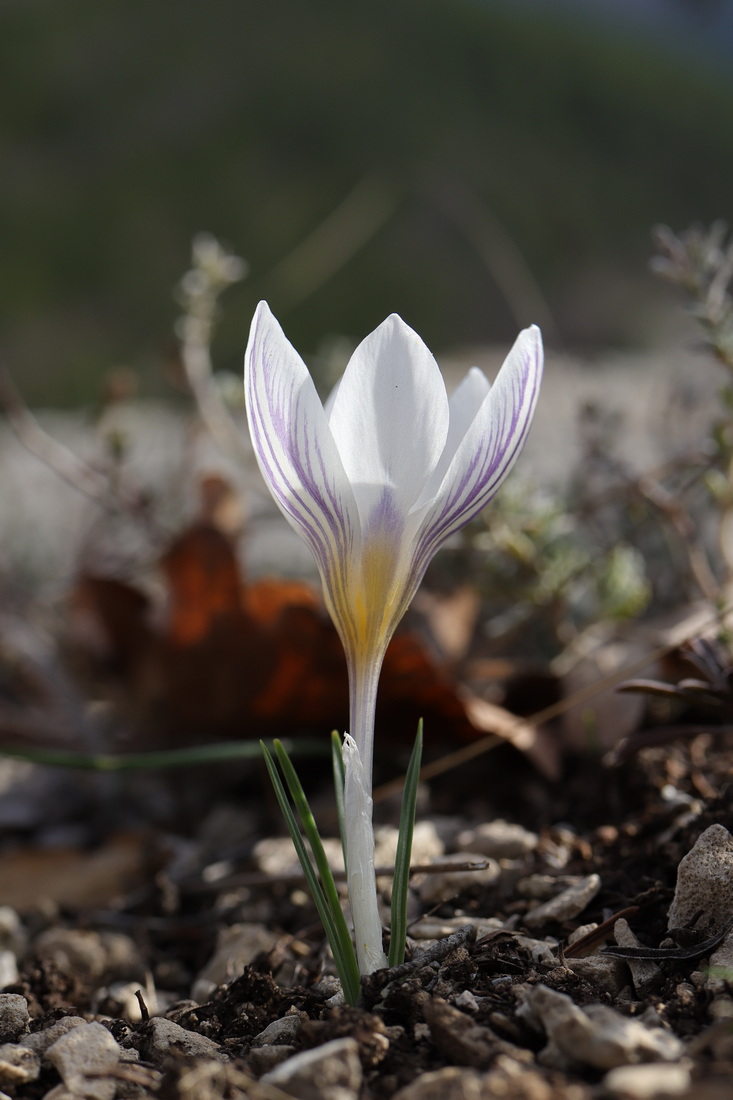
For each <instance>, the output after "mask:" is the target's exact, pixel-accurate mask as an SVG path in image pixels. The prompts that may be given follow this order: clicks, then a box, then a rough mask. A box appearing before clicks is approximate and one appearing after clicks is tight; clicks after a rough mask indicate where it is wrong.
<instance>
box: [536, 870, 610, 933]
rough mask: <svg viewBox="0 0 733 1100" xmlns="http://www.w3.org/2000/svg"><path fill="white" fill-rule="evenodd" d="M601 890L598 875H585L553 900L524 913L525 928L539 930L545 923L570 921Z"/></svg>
mask: <svg viewBox="0 0 733 1100" xmlns="http://www.w3.org/2000/svg"><path fill="white" fill-rule="evenodd" d="M600 888H601V877H600V875H596V874H593V875H586V876H585V877H584V878H582V879H580V881H579V882H576V883H574V884H573V885H572V886H568V887H567V888H566V889H565V890H563V891H561V893H559V894H556V895H555V897H554V898H550V900H549V901H546V902H544V903H543V904H541V905H538V906H536V907H535V908H534V909H530V911H529V912H528V913H525V916H524V923H525V924H526V926H527V928H540V927H541V926H542V925H543V924H545V923H547V921H565V920H572V919H573V918H574V917H577V916H578V914H579V913H582V912H583V910H584V909H585V908H586V906H587V905H588V904H589V903H590V902H591V901H592V900H593V898H594V897H595V896H596V894H597V893H598V891H599V890H600Z"/></svg>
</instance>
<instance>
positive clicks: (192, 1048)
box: [141, 1016, 229, 1062]
mask: <svg viewBox="0 0 733 1100" xmlns="http://www.w3.org/2000/svg"><path fill="white" fill-rule="evenodd" d="M141 1053H142V1055H143V1057H145V1058H147V1059H148V1060H149V1061H151V1062H162V1061H164V1059H165V1058H167V1057H168V1055H169V1054H173V1055H176V1054H178V1055H183V1056H184V1057H186V1058H213V1059H215V1060H216V1061H217V1062H227V1061H228V1060H229V1058H228V1056H227V1055H226V1054H225V1053H224V1051H223V1050H221V1048H220V1047H219V1046H218V1045H217V1044H216V1043H215V1042H214V1040H213V1039H209V1038H207V1037H206V1036H205V1035H199V1034H198V1033H197V1032H195V1031H186V1029H185V1028H184V1027H181V1025H180V1024H175V1023H174V1022H173V1020H165V1019H163V1017H161V1016H156V1017H155V1018H154V1019H152V1020H149V1021H148V1023H147V1024H146V1025H145V1030H144V1033H143V1044H142V1050H141Z"/></svg>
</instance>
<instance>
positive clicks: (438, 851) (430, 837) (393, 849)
mask: <svg viewBox="0 0 733 1100" xmlns="http://www.w3.org/2000/svg"><path fill="white" fill-rule="evenodd" d="M399 834H400V831H399V829H397V828H395V826H394V825H380V826H378V827H377V828H376V829H375V830H374V862H375V865H376V866H377V867H393V866H394V861H395V857H396V855H397V841H398V839H399ZM444 853H445V844H444V843H443V841H442V840H441V838H440V836H439V835H438V830H437V829H436V827H435V824H434V823H433V822H432V821H429V820H426V821H416V822H415V828H414V830H413V834H412V853H411V856H410V862H411V863H412V864H419V863H430V862H431V861H432V860H435V859H441V858H442V857H443V855H444Z"/></svg>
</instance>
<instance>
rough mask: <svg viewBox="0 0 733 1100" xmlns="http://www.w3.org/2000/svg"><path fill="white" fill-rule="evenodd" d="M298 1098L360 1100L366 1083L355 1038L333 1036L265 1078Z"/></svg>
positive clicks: (302, 1052)
mask: <svg viewBox="0 0 733 1100" xmlns="http://www.w3.org/2000/svg"><path fill="white" fill-rule="evenodd" d="M262 1081H263V1083H267V1084H269V1085H276V1086H277V1087H278V1088H280V1089H283V1091H284V1092H287V1093H289V1094H290V1095H291V1096H294V1097H295V1098H296V1100H356V1098H357V1096H358V1094H359V1090H360V1088H361V1082H362V1069H361V1062H360V1061H359V1047H358V1044H357V1042H356V1040H355V1039H350V1038H345V1039H332V1040H331V1041H330V1042H328V1043H324V1044H323V1045H322V1046H319V1047H314V1049H313V1050H303V1051H301V1052H300V1053H299V1054H294V1055H293V1056H292V1058H288V1059H287V1061H285V1062H282V1063H281V1064H280V1065H279V1066H276V1068H275V1069H273V1070H271V1071H270V1073H266V1074H265V1076H264V1077H263V1078H262Z"/></svg>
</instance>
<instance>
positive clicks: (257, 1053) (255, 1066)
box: [247, 1045, 295, 1077]
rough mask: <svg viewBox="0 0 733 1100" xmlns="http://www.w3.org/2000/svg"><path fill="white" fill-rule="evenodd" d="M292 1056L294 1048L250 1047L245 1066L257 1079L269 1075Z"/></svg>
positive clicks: (286, 1046) (284, 1046) (287, 1046)
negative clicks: (247, 1066) (246, 1065)
mask: <svg viewBox="0 0 733 1100" xmlns="http://www.w3.org/2000/svg"><path fill="white" fill-rule="evenodd" d="M294 1054H295V1047H294V1046H289V1045H283V1046H280V1045H277V1046H269V1047H252V1048H251V1050H250V1052H249V1054H248V1055H247V1064H248V1065H249V1067H250V1068H251V1069H252V1070H253V1072H254V1073H256V1074H257V1076H258V1077H262V1075H263V1074H265V1073H269V1072H270V1071H271V1070H273V1069H275V1067H276V1066H279V1065H281V1063H282V1062H285V1061H286V1060H287V1059H288V1058H291V1057H292V1056H293V1055H294Z"/></svg>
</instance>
